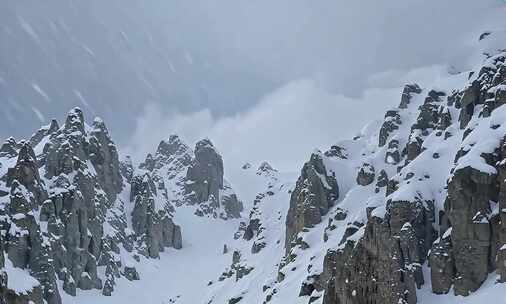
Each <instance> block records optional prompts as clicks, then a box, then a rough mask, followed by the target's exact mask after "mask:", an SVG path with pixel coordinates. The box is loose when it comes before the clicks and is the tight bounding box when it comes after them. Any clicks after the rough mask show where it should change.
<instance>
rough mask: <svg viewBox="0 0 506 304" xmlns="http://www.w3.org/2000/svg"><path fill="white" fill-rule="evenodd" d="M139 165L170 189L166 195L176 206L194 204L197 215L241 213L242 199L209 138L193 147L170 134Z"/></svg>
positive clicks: (213, 215) (221, 215)
mask: <svg viewBox="0 0 506 304" xmlns="http://www.w3.org/2000/svg"><path fill="white" fill-rule="evenodd" d="M139 168H140V170H139V172H141V173H142V174H144V173H146V172H147V173H149V175H150V176H152V178H153V180H154V181H156V182H157V183H158V184H159V185H160V187H161V188H164V189H165V188H167V189H170V191H169V192H168V193H167V195H168V197H169V200H170V201H171V202H172V204H173V205H175V206H181V205H183V204H186V205H189V206H194V207H195V214H196V215H197V216H210V217H213V218H221V219H232V218H239V217H240V216H241V212H242V211H243V205H242V202H241V201H239V199H238V197H237V195H236V194H235V192H234V190H233V189H232V187H231V185H230V183H229V182H228V181H227V180H226V179H225V178H224V166H223V159H222V157H221V155H220V154H219V153H218V151H217V150H216V148H215V147H214V145H213V144H212V142H211V141H210V140H209V139H203V140H200V141H199V142H197V143H196V145H195V149H193V150H192V149H191V148H190V147H189V146H188V145H187V144H185V143H184V141H183V140H182V139H181V138H180V137H179V136H177V135H171V136H170V137H169V139H168V140H166V141H161V142H160V144H159V145H158V149H157V151H156V153H155V154H154V156H153V155H151V154H149V155H148V156H147V158H146V160H145V161H144V162H143V163H142V164H141V165H140V166H139Z"/></svg>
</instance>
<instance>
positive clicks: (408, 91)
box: [399, 83, 422, 109]
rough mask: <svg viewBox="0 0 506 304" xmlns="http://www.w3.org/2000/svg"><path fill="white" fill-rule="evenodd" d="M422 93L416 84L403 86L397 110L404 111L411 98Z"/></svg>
mask: <svg viewBox="0 0 506 304" xmlns="http://www.w3.org/2000/svg"><path fill="white" fill-rule="evenodd" d="M420 93H422V89H421V88H420V86H419V85H418V84H416V83H413V84H407V85H405V86H404V90H403V91H402V98H401V104H400V105H399V109H406V108H407V107H408V105H409V103H410V101H411V98H413V95H414V94H420Z"/></svg>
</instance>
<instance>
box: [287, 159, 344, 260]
mask: <svg viewBox="0 0 506 304" xmlns="http://www.w3.org/2000/svg"><path fill="white" fill-rule="evenodd" d="M323 157H324V156H323V155H322V154H320V153H313V154H312V155H311V159H310V160H309V161H308V162H307V163H306V164H305V165H304V167H303V168H302V172H301V175H300V177H299V179H298V180H297V184H296V186H295V190H294V191H293V192H292V195H291V198H290V208H289V210H288V215H287V218H286V241H285V242H286V243H285V248H286V252H287V254H288V253H289V252H290V249H291V248H292V246H293V245H294V244H293V243H292V242H294V241H295V236H296V235H297V234H298V233H299V232H300V231H302V229H303V228H304V227H312V226H314V225H316V224H318V223H320V222H321V217H322V216H323V215H325V214H326V213H327V212H328V210H329V208H330V207H332V206H333V205H334V204H335V202H336V200H337V199H338V197H339V188H338V185H337V181H336V178H335V174H334V173H333V172H331V171H328V170H327V168H326V167H325V164H324V160H323Z"/></svg>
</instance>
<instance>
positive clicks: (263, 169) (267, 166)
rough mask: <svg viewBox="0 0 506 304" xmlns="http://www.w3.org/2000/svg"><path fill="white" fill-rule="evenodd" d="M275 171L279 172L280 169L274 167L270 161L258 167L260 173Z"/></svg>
mask: <svg viewBox="0 0 506 304" xmlns="http://www.w3.org/2000/svg"><path fill="white" fill-rule="evenodd" d="M273 172H278V170H276V169H274V168H273V167H272V166H271V164H269V163H268V162H262V163H261V164H260V166H258V169H257V174H258V175H264V174H270V173H273Z"/></svg>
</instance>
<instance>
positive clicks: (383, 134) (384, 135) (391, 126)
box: [379, 110, 402, 147]
mask: <svg viewBox="0 0 506 304" xmlns="http://www.w3.org/2000/svg"><path fill="white" fill-rule="evenodd" d="M401 124H402V122H401V116H400V115H399V111H398V110H390V111H387V113H386V114H385V122H384V123H383V125H382V126H381V129H380V134H379V146H380V147H383V146H384V145H386V143H387V141H388V139H389V137H390V135H391V134H392V133H393V132H394V131H395V130H398V129H399V126H400V125H401Z"/></svg>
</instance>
